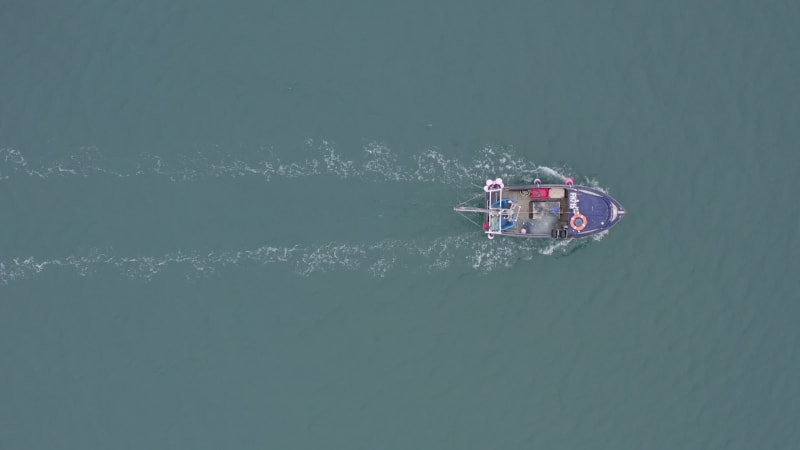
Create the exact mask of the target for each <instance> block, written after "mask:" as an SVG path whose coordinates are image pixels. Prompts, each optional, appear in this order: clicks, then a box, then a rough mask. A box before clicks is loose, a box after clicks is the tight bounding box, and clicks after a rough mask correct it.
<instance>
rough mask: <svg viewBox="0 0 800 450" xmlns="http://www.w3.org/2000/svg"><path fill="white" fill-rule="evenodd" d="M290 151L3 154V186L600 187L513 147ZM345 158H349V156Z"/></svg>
mask: <svg viewBox="0 0 800 450" xmlns="http://www.w3.org/2000/svg"><path fill="white" fill-rule="evenodd" d="M288 150H292V152H291V153H292V154H293V155H295V157H294V158H293V160H285V159H283V158H280V157H279V156H277V154H278V153H279V152H277V151H276V149H274V148H272V147H259V148H257V149H235V150H231V149H225V148H222V147H220V146H204V147H198V148H195V149H192V150H191V151H189V152H187V153H181V154H177V155H170V156H167V155H157V154H152V153H147V152H143V153H140V154H138V155H137V156H136V157H134V158H130V157H128V156H124V157H119V156H117V155H113V157H112V155H109V154H107V153H104V152H103V151H101V150H100V149H99V148H98V147H94V146H87V147H81V148H80V149H78V150H77V151H73V152H70V153H68V154H67V156H65V157H60V158H58V159H51V160H47V159H46V158H44V157H41V156H36V157H34V156H30V155H28V154H27V153H23V152H22V151H20V150H19V149H15V148H0V181H2V180H11V179H14V178H18V177H35V178H40V179H49V178H63V177H90V176H110V177H119V178H130V177H143V176H159V177H166V178H168V179H169V180H172V181H175V182H187V181H192V180H197V179H201V178H205V177H228V178H241V177H262V178H264V179H265V180H272V179H276V178H300V177H310V176H318V175H329V176H335V177H338V178H341V179H346V178H358V179H361V180H362V181H365V182H385V181H400V182H402V181H408V182H423V183H438V184H447V185H454V186H458V187H465V186H473V185H481V184H482V183H483V180H484V179H485V178H486V177H491V178H496V177H503V178H505V179H507V180H508V181H510V182H520V183H522V182H524V183H530V182H532V181H533V180H534V179H535V178H541V179H542V180H543V181H545V182H561V181H562V180H563V179H564V178H566V177H568V176H569V177H573V178H575V179H576V181H579V182H580V183H582V184H585V185H588V186H592V187H597V188H600V186H599V185H598V183H597V181H596V180H593V179H588V178H583V179H581V178H579V177H578V176H577V175H576V174H574V173H572V170H571V169H569V168H568V167H566V166H564V167H548V166H540V165H536V164H534V163H532V162H530V159H529V158H528V157H525V156H523V155H519V154H517V153H516V151H515V150H514V149H513V148H509V147H502V146H492V145H487V146H484V147H483V148H482V149H480V150H479V151H478V152H477V154H476V157H475V158H474V159H471V160H467V161H463V160H459V159H457V158H451V157H448V156H447V155H445V154H444V153H443V152H442V151H441V150H439V149H437V148H430V149H427V150H424V151H421V152H417V153H413V154H411V155H410V156H400V155H398V154H397V153H395V152H394V151H392V150H391V149H390V148H389V147H388V146H387V145H385V144H383V143H381V142H377V141H371V142H367V143H366V144H364V145H363V146H362V148H361V149H360V150H361V151H360V154H358V152H357V151H356V152H355V153H356V154H355V155H350V154H351V153H354V152H352V151H346V152H342V151H340V150H339V149H337V147H336V145H335V144H334V143H332V142H329V141H327V140H314V139H307V140H306V141H305V142H304V143H303V144H302V145H301V146H299V148H297V149H281V151H280V153H282V154H286V153H288ZM345 154H347V155H350V156H347V157H346V156H345Z"/></svg>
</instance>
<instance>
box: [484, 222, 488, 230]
mask: <svg viewBox="0 0 800 450" xmlns="http://www.w3.org/2000/svg"><path fill="white" fill-rule="evenodd" d="M483 231H489V222H483Z"/></svg>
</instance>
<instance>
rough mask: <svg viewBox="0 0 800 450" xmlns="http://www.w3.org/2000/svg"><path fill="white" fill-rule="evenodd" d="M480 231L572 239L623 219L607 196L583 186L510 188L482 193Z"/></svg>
mask: <svg viewBox="0 0 800 450" xmlns="http://www.w3.org/2000/svg"><path fill="white" fill-rule="evenodd" d="M485 210H486V212H485V213H484V224H483V229H484V232H485V233H486V234H488V235H489V237H490V238H493V237H495V236H510V237H518V238H546V239H553V238H556V239H575V238H585V237H590V236H594V235H597V234H599V233H602V232H604V231H606V230H608V229H610V228H611V227H613V226H614V225H616V224H617V223H619V221H620V220H622V218H623V217H624V216H625V209H624V208H623V207H622V205H621V204H620V203H619V202H618V201H617V200H615V199H614V198H612V197H611V196H610V195H608V194H607V193H605V192H603V191H601V190H599V189H596V188H591V187H587V186H574V185H557V184H551V185H543V184H535V185H533V184H531V185H513V186H504V187H502V188H501V189H495V190H492V191H489V192H486V203H485Z"/></svg>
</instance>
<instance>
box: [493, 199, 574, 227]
mask: <svg viewBox="0 0 800 450" xmlns="http://www.w3.org/2000/svg"><path fill="white" fill-rule="evenodd" d="M503 198H508V199H510V200H511V201H513V202H514V203H516V204H517V205H520V206H521V209H520V212H519V217H518V219H517V222H516V224H515V225H514V227H512V228H509V229H508V230H505V233H510V234H521V231H520V230H522V229H523V228H524V229H525V231H526V233H525V234H546V235H550V232H551V231H552V230H553V229H555V228H559V229H560V228H564V227H566V226H567V224H568V223H569V209H568V206H569V205H568V201H567V196H566V195H561V196H560V198H540V199H532V198H531V196H530V193H529V191H527V190H513V191H512V190H507V191H504V192H503Z"/></svg>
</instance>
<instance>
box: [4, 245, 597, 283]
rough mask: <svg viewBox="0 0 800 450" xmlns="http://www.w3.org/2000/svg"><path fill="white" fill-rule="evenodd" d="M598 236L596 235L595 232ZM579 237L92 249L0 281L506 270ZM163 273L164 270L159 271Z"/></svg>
mask: <svg viewBox="0 0 800 450" xmlns="http://www.w3.org/2000/svg"><path fill="white" fill-rule="evenodd" d="M593 239H594V240H599V239H602V236H598V237H594V238H593ZM585 245H587V244H586V242H585V241H578V240H565V241H553V242H541V241H538V240H533V239H503V240H495V241H490V240H488V239H486V238H485V237H484V236H483V235H482V234H481V233H464V234H460V235H455V236H447V237H441V238H435V239H417V240H410V241H403V240H391V239H387V240H379V241H375V242H370V243H346V242H329V243H324V244H319V245H301V244H297V245H292V246H272V245H264V246H261V247H257V248H252V249H241V250H226V251H211V252H200V251H174V252H170V253H165V254H162V255H150V256H148V255H127V256H126V255H115V254H114V253H113V251H112V250H106V251H104V250H100V249H96V250H93V251H90V252H88V253H86V254H83V255H70V256H65V257H60V258H36V257H21V258H12V259H8V260H0V284H9V283H11V282H14V281H19V280H24V279H29V278H31V277H36V276H39V275H41V274H44V273H48V272H62V271H67V272H72V273H74V274H76V275H79V276H83V277H93V276H97V277H107V276H111V277H121V278H126V279H133V280H142V281H149V280H151V279H153V278H154V277H157V276H160V275H162V274H163V275H165V276H174V274H176V273H177V274H180V275H181V276H183V277H185V278H186V279H189V280H192V279H198V278H203V277H208V276H216V275H217V274H223V273H226V271H230V270H235V269H236V268H237V267H238V268H248V267H249V268H258V267H263V268H264V270H269V268H271V267H273V266H274V265H283V266H285V267H287V268H288V270H289V271H290V272H292V273H294V274H296V275H298V276H304V277H306V276H312V275H314V274H318V273H326V272H334V271H358V272H364V273H366V274H369V275H371V276H373V277H376V278H382V277H386V276H387V275H390V274H391V273H393V272H395V271H404V272H408V271H410V272H413V273H417V274H429V273H436V272H438V271H442V270H445V269H455V270H461V271H469V272H477V273H479V274H487V273H490V272H494V271H497V270H509V269H511V268H512V267H514V265H516V264H517V263H519V262H520V261H527V260H531V259H533V258H535V257H537V256H538V257H541V256H548V257H559V256H566V255H568V254H570V253H572V252H574V251H576V250H578V249H579V248H581V247H583V246H585ZM167 273H168V274H169V275H166V274H167Z"/></svg>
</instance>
